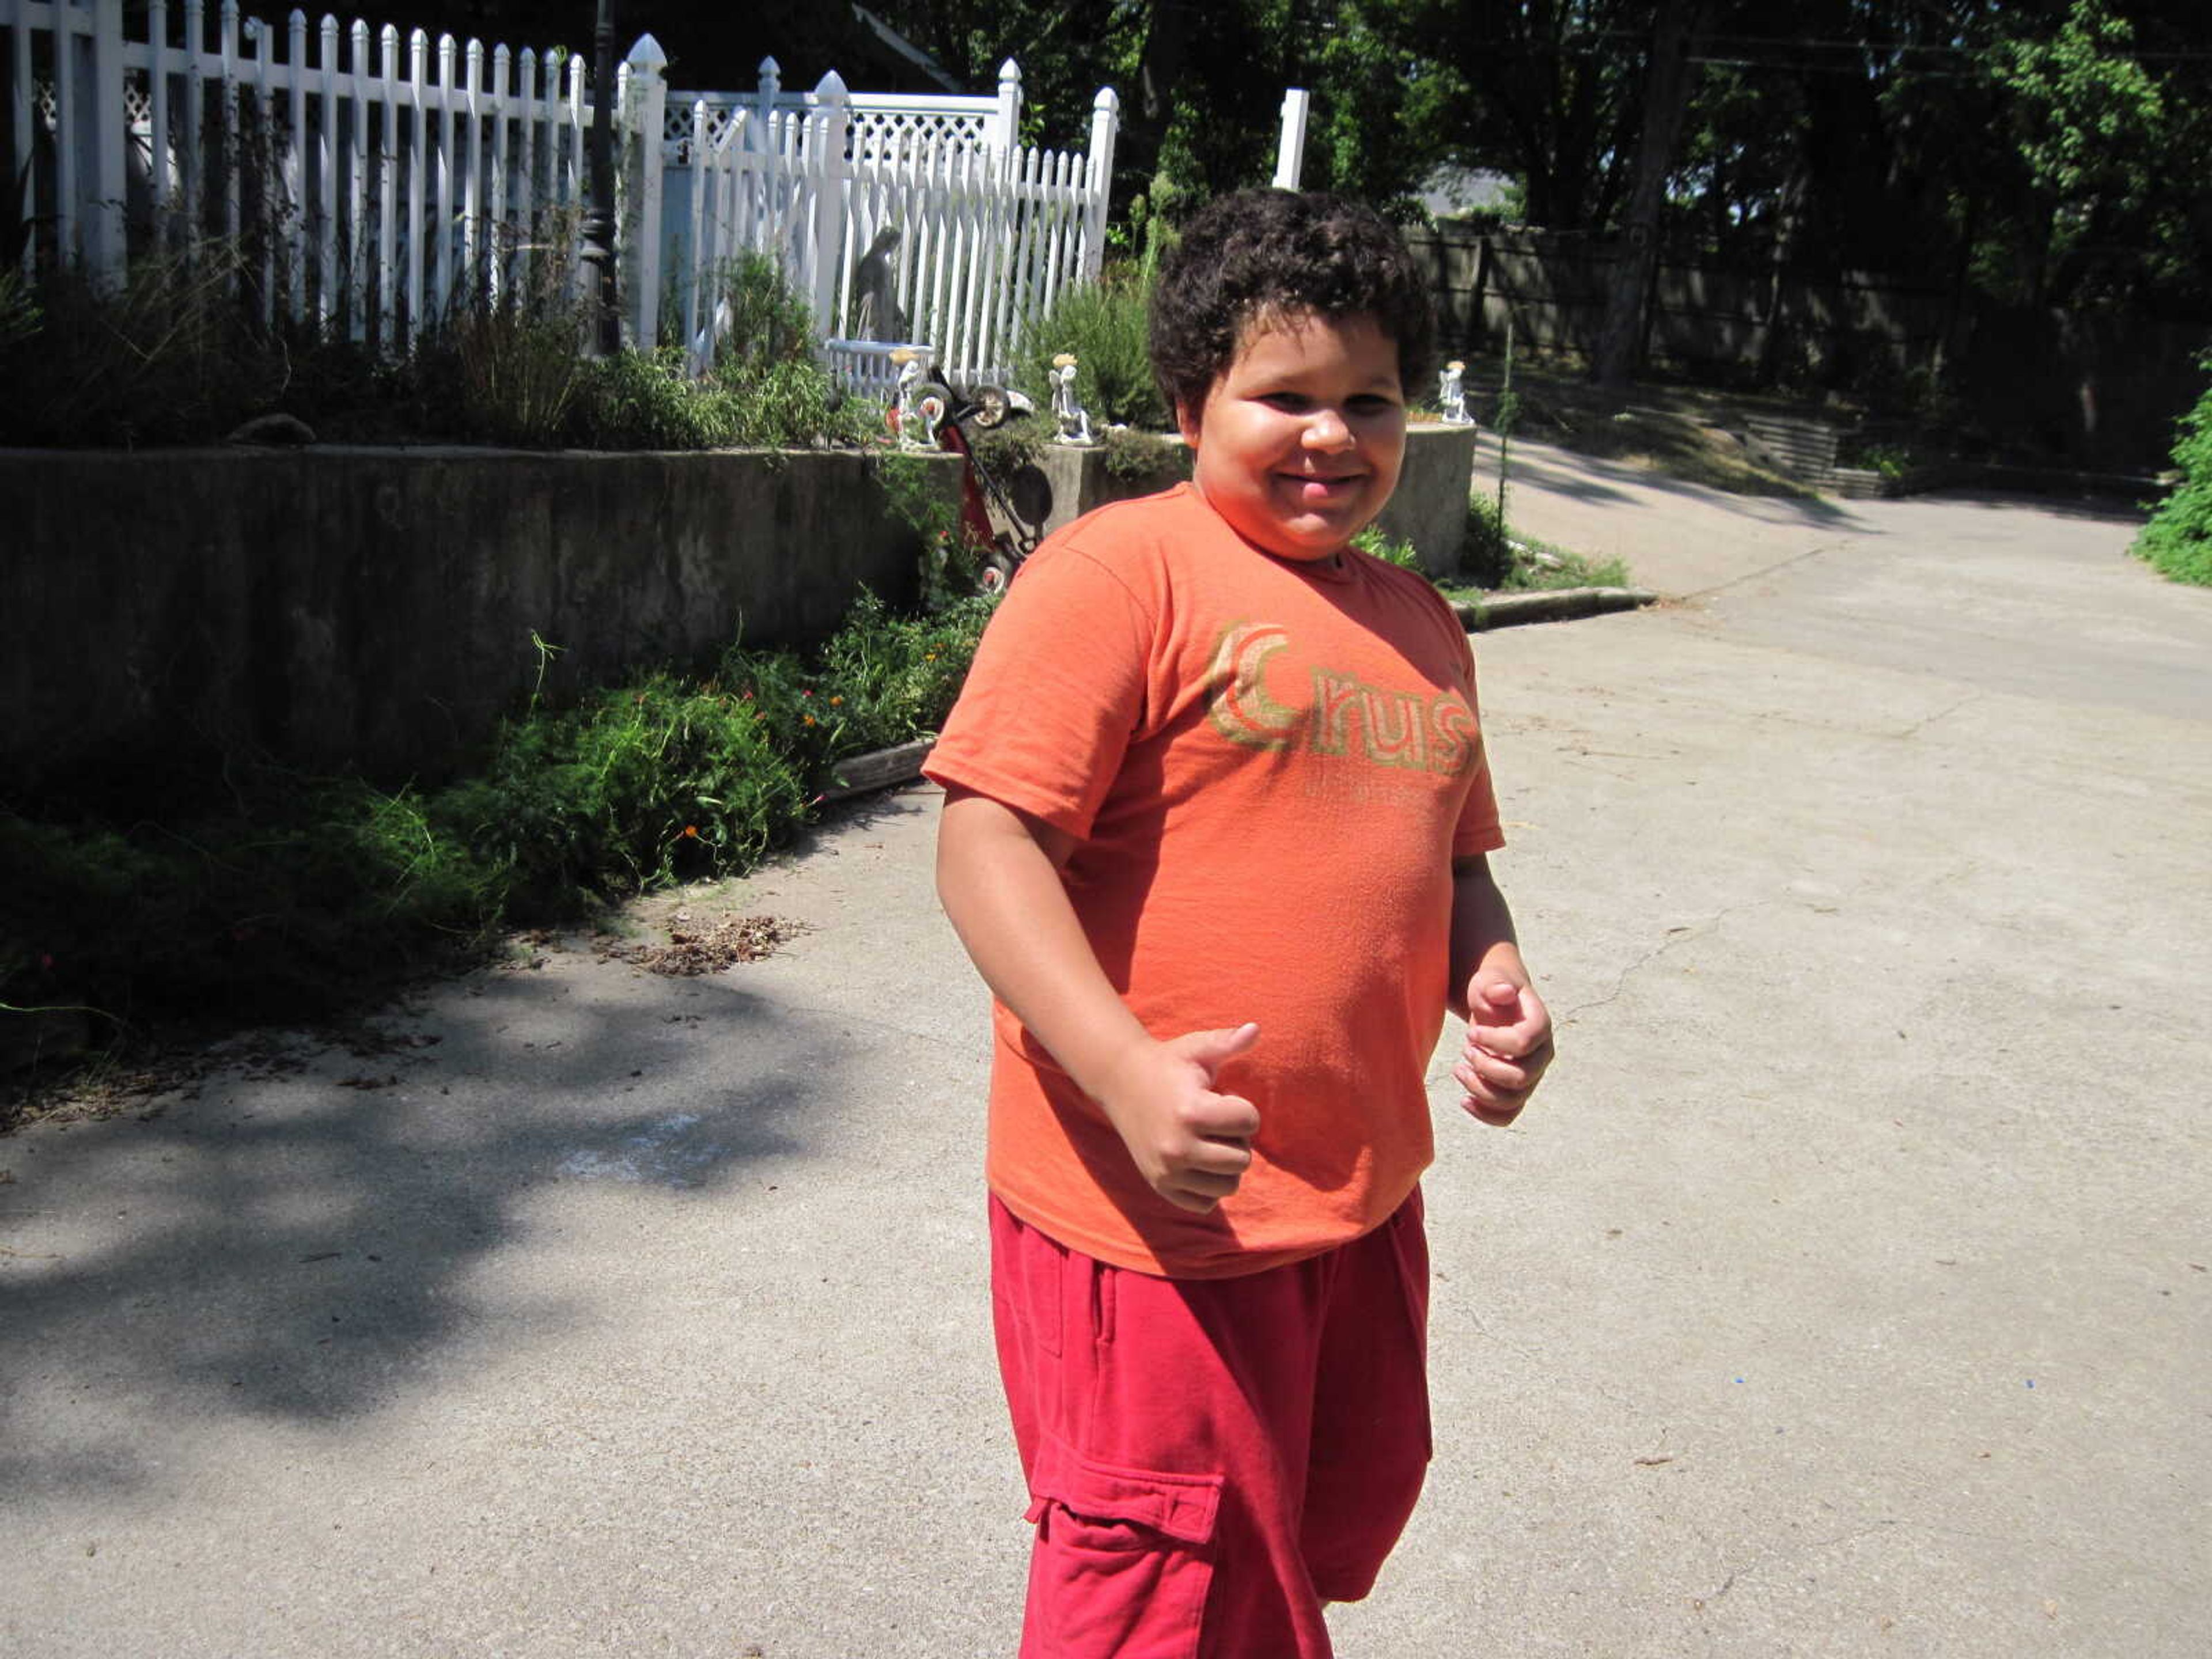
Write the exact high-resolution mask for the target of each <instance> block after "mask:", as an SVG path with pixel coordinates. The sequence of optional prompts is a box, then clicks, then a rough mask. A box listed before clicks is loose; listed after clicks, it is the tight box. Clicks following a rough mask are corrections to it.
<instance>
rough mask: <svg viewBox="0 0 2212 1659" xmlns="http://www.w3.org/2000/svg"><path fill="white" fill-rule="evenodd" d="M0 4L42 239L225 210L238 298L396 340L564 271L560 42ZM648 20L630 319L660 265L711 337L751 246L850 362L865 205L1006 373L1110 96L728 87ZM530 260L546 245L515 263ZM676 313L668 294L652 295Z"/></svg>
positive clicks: (915, 305)
mask: <svg viewBox="0 0 2212 1659" xmlns="http://www.w3.org/2000/svg"><path fill="white" fill-rule="evenodd" d="M143 20H144V35H143V38H130V37H129V36H128V35H127V34H126V14H125V6H124V3H123V0H0V40H4V42H5V45H6V47H7V51H8V55H9V56H8V63H9V68H8V76H7V94H8V104H9V127H8V129H7V131H8V136H9V138H10V140H11V141H12V143H11V149H10V150H9V157H10V160H9V167H10V170H11V171H15V170H19V169H20V170H21V177H22V179H23V183H24V199H23V201H22V204H21V214H22V216H24V217H25V218H27V219H29V220H32V221H35V222H38V223H39V225H40V229H41V235H40V237H34V238H33V240H32V243H31V245H29V246H27V247H26V248H25V250H24V254H23V258H24V261H25V265H26V269H29V268H30V267H31V266H32V264H33V263H34V262H35V260H36V259H37V258H38V257H39V253H40V246H41V241H42V240H43V243H44V246H46V247H48V248H49V249H50V250H51V251H52V253H53V254H54V256H55V257H58V258H66V259H74V260H77V261H81V262H82V264H84V265H85V266H86V267H88V269H90V270H93V271H94V272H95V273H97V274H99V275H100V276H102V277H103V278H113V277H116V276H119V275H120V274H121V273H122V272H123V270H125V266H126V264H127V262H128V260H129V259H130V258H131V257H132V256H133V254H134V253H137V252H143V251H145V250H146V249H147V248H149V246H153V245H154V244H155V243H156V242H163V241H167V240H177V239H183V240H189V239H190V238H192V237H196V236H200V235H206V234H224V235H228V236H230V237H233V238H236V239H239V240H240V246H245V247H248V248H251V249H252V250H253V251H254V258H255V259H257V260H258V264H259V266H260V271H259V279H258V284H257V285H255V287H254V291H253V293H252V295H251V296H250V297H251V298H252V300H253V301H256V302H258V304H260V305H261V306H262V307H264V312H265V314H266V315H267V316H268V317H269V318H270V319H271V320H274V319H276V318H278V317H280V316H289V317H290V318H291V319H295V320H306V319H311V318H312V319H314V320H316V321H317V322H318V323H319V324H320V325H323V326H325V327H327V328H331V329H333V330H337V331H343V333H345V334H347V335H348V336H349V337H352V338H354V339H356V340H359V341H362V342H365V343H368V344H369V345H371V346H373V347H376V348H379V349H396V348H398V347H401V346H404V344H406V343H408V342H410V341H411V340H412V339H413V338H414V337H416V335H417V334H418V333H419V331H422V329H423V328H425V327H426V326H429V325H435V322H436V321H437V319H440V318H441V317H442V316H444V315H446V314H447V313H448V312H450V311H451V310H452V309H453V307H455V306H457V305H458V304H459V303H461V302H463V301H466V300H469V299H471V298H474V297H478V296H483V295H498V294H500V293H501V292H502V291H503V290H504V289H507V288H509V287H511V286H513V285H514V284H516V283H520V282H522V281H524V280H526V276H527V273H528V271H529V270H531V269H532V266H531V264H530V261H531V260H532V258H533V256H534V255H542V254H544V253H547V252H552V253H555V254H557V255H558V256H559V257H558V258H556V259H555V260H552V261H550V262H549V263H550V264H552V265H553V266H554V267H555V268H556V269H559V270H566V271H567V272H568V276H569V279H570V280H574V262H573V248H572V247H571V246H568V239H569V238H571V237H573V236H574V233H575V228H576V224H577V222H578V221H579V219H580V209H581V205H582V202H583V197H584V185H585V171H586V169H585V165H584V157H585V149H586V134H587V133H588V131H589V127H590V123H591V120H592V114H593V110H592V102H591V101H590V100H591V98H592V88H591V87H590V86H589V83H588V78H587V76H586V72H585V65H584V63H583V61H582V59H581V58H580V57H579V56H577V55H574V54H571V53H566V52H558V51H555V52H544V53H540V52H536V51H534V50H531V49H525V50H524V51H522V52H520V53H515V52H510V51H509V50H508V48H507V47H506V46H497V47H495V48H493V49H491V50H490V51H489V52H487V51H486V49H485V47H484V46H483V44H482V43H481V42H479V41H475V40H471V41H470V42H468V43H467V45H466V46H461V45H459V43H457V42H456V41H455V40H453V38H452V37H451V36H445V37H442V38H441V39H440V40H437V41H436V42H435V45H434V44H433V43H432V42H431V41H430V40H429V39H428V37H427V36H426V35H425V34H424V33H423V32H422V30H420V29H416V30H413V31H411V32H410V33H408V34H407V35H406V36H405V37H404V39H403V36H402V34H401V32H400V30H399V29H398V28H397V27H393V26H392V25H388V24H387V25H386V26H384V27H381V28H376V29H372V28H371V27H370V26H369V25H368V23H366V22H364V21H358V20H356V21H354V22H353V23H352V24H350V25H343V24H341V22H340V21H339V20H338V19H337V18H336V17H334V16H325V17H324V18H323V19H322V20H321V21H320V23H319V25H314V26H313V27H311V26H310V23H309V20H308V19H307V15H305V14H304V13H303V12H300V11H296V10H295V11H294V12H293V13H291V15H290V16H289V21H288V26H287V27H285V29H284V30H283V32H282V33H281V35H280V33H279V31H278V30H277V29H276V28H275V27H271V26H270V25H269V24H266V23H264V22H262V21H259V20H256V19H252V18H246V17H242V16H241V14H240V9H239V6H238V3H237V0H221V3H220V4H219V5H217V6H216V7H212V8H211V7H210V6H209V5H207V4H206V3H205V0H183V3H182V4H181V5H180V6H173V5H171V4H170V3H168V0H149V4H148V5H147V6H146V8H145V10H144V13H143ZM664 64H665V58H663V56H662V54H661V52H660V51H659V47H658V46H656V45H655V44H654V43H653V40H652V37H651V36H649V35H648V36H646V37H644V38H643V39H641V40H640V41H639V42H638V44H637V46H635V48H633V50H632V52H631V53H630V55H629V60H628V61H627V62H625V63H624V64H623V66H622V68H621V70H620V73H619V75H618V77H617V86H616V88H615V101H614V110H613V113H614V117H615V121H616V130H617V136H618V138H619V139H620V141H621V145H622V149H621V155H622V160H621V161H620V162H619V164H618V165H619V170H620V185H619V188H618V201H617V222H618V227H619V229H618V237H619V241H620V252H621V257H622V279H623V297H624V300H625V302H626V303H625V310H626V316H625V319H624V324H625V331H626V332H627V334H628V336H629V338H630V339H631V340H632V341H633V342H640V343H642V342H650V341H653V340H654V339H656V338H658V337H659V331H660V307H661V302H662V298H663V290H664V283H665V278H666V276H672V277H673V279H674V280H673V289H674V293H675V297H676V301H677V303H678V307H680V316H681V331H682V337H683V338H684V339H685V340H686V341H693V342H700V341H702V340H703V341H705V342H708V343H711V340H712V337H713V331H714V316H715V306H714V301H715V298H716V295H715V292H714V282H715V278H716V276H717V274H718V272H719V271H720V269H721V268H722V267H723V265H724V264H725V263H726V261H728V260H729V259H730V258H732V257H733V256H734V255H735V254H737V253H738V252H742V251H745V250H757V251H761V252H770V253H773V254H774V255H775V256H776V257H777V258H779V259H781V262H782V264H783V265H784V269H785V270H786V273H787V276H789V277H790V279H791V280H792V281H793V283H794V285H795V286H796V287H797V288H798V289H799V292H801V293H802V294H805V295H807V296H809V297H810V299H811V301H812V304H813V307H814V312H815V316H816V319H817V328H818V329H819V330H820V331H821V333H822V334H823V337H824V339H825V342H828V343H829V345H828V346H827V347H826V348H825V356H827V357H828V359H829V361H830V362H832V363H833V365H841V366H844V367H846V368H848V369H850V370H852V371H853V372H854V376H855V378H859V379H874V378H877V376H876V375H875V374H870V373H867V372H866V371H865V370H864V369H863V368H862V367H861V366H863V365H866V364H868V363H871V362H875V361H876V359H877V356H878V354H875V353H872V352H869V351H866V350H865V349H860V350H843V349H837V344H836V343H838V342H839V341H841V340H842V337H843V336H844V335H845V333H846V331H847V330H848V324H849V323H850V322H851V320H852V319H853V316H854V293H853V283H854V270H855V267H856V265H857V264H859V262H860V257H861V254H862V252H863V251H864V250H865V249H866V247H867V246H868V245H869V242H870V240H872V238H873V237H874V236H875V234H877V232H878V229H879V228H882V227H883V226H884V225H886V224H896V225H897V226H899V227H900V228H901V229H902V232H903V235H902V240H901V245H900V248H899V255H898V261H897V271H896V286H897V295H898V299H897V304H898V307H899V308H900V310H901V311H902V313H904V315H905V317H906V318H907V319H908V320H909V322H910V324H911V326H910V328H909V329H908V332H909V333H910V334H912V335H913V336H914V337H915V339H916V340H917V341H918V342H920V343H924V344H926V345H927V346H928V347H929V348H930V349H931V350H932V354H933V356H934V358H935V360H936V362H937V366H938V367H939V369H940V370H941V371H943V372H946V373H949V374H953V375H954V376H956V377H957V378H980V377H983V376H998V375H1002V374H1004V373H1005V372H1006V369H1007V368H1008V367H1010V366H1011V357H1012V352H1013V350H1014V349H1015V347H1016V345H1017V343H1018V340H1019V337H1020V336H1021V333H1022V331H1023V330H1024V327H1025V326H1026V325H1028V324H1029V323H1030V321H1032V320H1033V319H1035V318H1036V316H1037V315H1038V314H1039V313H1040V311H1041V309H1042V307H1044V306H1046V305H1048V304H1049V303H1050V301H1051V299H1052V297H1053V295H1055V294H1056V293H1057V292H1058V290H1059V289H1060V287H1062V286H1064V285H1065V284H1066V283H1069V282H1071V281H1076V280H1080V279H1082V278H1084V277H1087V276H1095V275H1096V274H1097V270H1098V265H1099V259H1100V257H1101V255H1102V253H1103V240H1104V226H1105V207H1106V185H1107V179H1108V178H1109V173H1110V167H1111V160H1112V151H1113V140H1114V131H1115V113H1116V106H1115V101H1114V95H1113V94H1112V93H1111V92H1110V91H1108V92H1102V93H1100V94H1099V95H1098V99H1097V107H1096V109H1095V110H1094V112H1093V119H1092V124H1091V149H1090V153H1089V154H1088V155H1073V154H1060V153H1054V152H1038V151H1032V150H1025V149H1020V148H1019V147H1018V145H1016V144H1015V143H1014V142H1013V139H1014V135H1015V131H1016V123H1017V121H1018V114H1019V110H1020V77H1019V72H1018V70H1016V69H1015V68H1014V66H1013V65H1012V64H1007V65H1006V69H1005V70H1004V71H1002V74H1001V78H1000V94H999V96H998V97H996V98H995V99H994V98H987V97H984V98H958V99H930V98H901V97H894V96H890V95H886V94H851V93H848V92H847V91H846V90H845V88H844V87H843V84H842V82H841V81H839V80H838V79H837V77H836V76H834V75H832V76H828V77H825V78H824V80H823V82H822V84H821V85H820V86H818V87H817V88H815V89H814V90H813V91H812V92H811V93H802V94H787V93H784V92H783V91H782V90H781V87H780V85H778V84H777V83H776V75H775V64H774V62H773V60H772V59H771V60H769V62H768V63H766V64H763V82H762V87H761V88H760V90H759V91H758V92H757V93H755V94H742V95H735V96H732V95H724V94H684V93H679V94H674V95H673V96H672V97H671V94H669V92H668V90H667V88H666V85H665V81H664V79H663V76H662V70H663V68H664ZM538 268H539V269H541V270H542V269H543V268H544V267H543V266H540V267H538ZM671 320H673V319H671Z"/></svg>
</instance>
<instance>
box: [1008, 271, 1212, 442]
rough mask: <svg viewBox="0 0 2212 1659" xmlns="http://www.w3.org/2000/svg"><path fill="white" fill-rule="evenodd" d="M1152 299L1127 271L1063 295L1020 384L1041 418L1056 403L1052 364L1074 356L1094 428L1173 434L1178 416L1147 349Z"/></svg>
mask: <svg viewBox="0 0 2212 1659" xmlns="http://www.w3.org/2000/svg"><path fill="white" fill-rule="evenodd" d="M1150 293H1151V290H1150V287H1149V285H1148V284H1147V283H1145V282H1144V281H1143V280H1142V278H1141V277H1140V276H1138V275H1136V274H1135V273H1134V272H1133V271H1131V270H1128V269H1127V268H1126V267H1125V268H1124V269H1122V270H1118V271H1109V272H1108V273H1107V274H1106V275H1105V276H1103V277H1101V278H1100V279H1099V280H1098V281H1097V282H1096V283H1077V284H1075V285H1073V286H1072V287H1069V288H1064V289H1061V290H1060V297H1059V298H1058V299H1057V300H1056V301H1054V303H1053V307H1052V310H1051V311H1050V313H1048V314H1047V315H1046V316H1045V317H1043V318H1042V319H1040V320H1039V321H1038V322H1037V323H1036V325H1035V326H1034V327H1032V328H1031V329H1030V332H1029V337H1028V341H1027V343H1026V345H1025V346H1024V351H1023V359H1022V363H1021V366H1020V372H1019V373H1018V375H1017V377H1016V378H1017V379H1018V380H1019V382H1020V385H1021V387H1022V390H1023V391H1024V392H1028V393H1029V394H1030V397H1031V398H1035V399H1036V405H1037V408H1038V409H1039V410H1043V409H1045V408H1047V407H1048V405H1049V404H1050V401H1051V396H1052V381H1051V379H1050V375H1051V373H1052V360H1053V358H1054V357H1055V356H1058V355H1059V354H1060V353H1061V352H1063V351H1066V352H1073V354H1074V356H1075V364H1076V368H1075V392H1076V397H1077V398H1078V399H1079V401H1080V402H1081V403H1082V404H1083V406H1084V408H1085V409H1086V410H1089V411H1090V412H1091V425H1092V426H1093V427H1094V428H1097V427H1103V426H1110V425H1123V426H1133V427H1139V428H1143V429H1144V430H1146V431H1148V432H1169V431H1172V430H1174V428H1175V411H1174V410H1171V409H1170V408H1169V407H1168V405H1167V400H1166V399H1165V398H1163V397H1161V396H1160V389H1159V387H1158V385H1157V384H1156V383H1155V382H1154V381H1153V380H1152V358H1151V356H1150V353H1149V351H1148V350H1147V348H1146V338H1147V335H1146V328H1147V324H1146V303H1147V301H1148V300H1149V298H1150Z"/></svg>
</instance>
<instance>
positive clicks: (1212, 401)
mask: <svg viewBox="0 0 2212 1659" xmlns="http://www.w3.org/2000/svg"><path fill="white" fill-rule="evenodd" d="M1176 418H1177V422H1178V423H1179V424H1180V425H1181V426H1182V435H1183V437H1184V439H1185V440H1186V441H1188V443H1189V444H1190V445H1191V446H1192V447H1193V448H1194V450H1195V451H1196V452H1197V459H1196V462H1195V465H1194V467H1193V469H1192V474H1191V476H1192V480H1193V482H1194V483H1196V484H1197V486H1198V491H1199V494H1200V495H1203V496H1205V497H1206V502H1207V504H1208V505H1209V506H1211V507H1212V508H1213V510H1214V511H1215V512H1217V513H1220V514H1221V516H1222V517H1223V518H1225V519H1226V520H1228V521H1229V523H1230V526H1231V528H1233V529H1235V530H1236V531H1237V532H1238V533H1239V534H1240V535H1242V536H1243V538H1245V540H1247V541H1249V542H1250V543H1252V544H1254V545H1255V546H1257V547H1260V548H1261V549H1263V550H1266V551H1267V552H1269V553H1273V554H1274V555H1275V556H1278V557H1279V558H1285V559H1299V560H1309V561H1310V560H1317V559H1326V558H1330V557H1333V556H1334V555H1336V554H1337V553H1339V552H1340V551H1342V550H1343V548H1344V544H1346V542H1348V541H1350V540H1351V539H1352V537H1353V536H1354V535H1356V534H1358V532H1359V531H1360V530H1362V529H1364V527H1365V526H1366V525H1367V523H1368V522H1369V520H1371V519H1373V518H1374V516H1375V515H1376V513H1380V512H1381V511H1382V510H1383V503H1384V502H1385V501H1389V499H1390V492H1391V490H1392V489H1395V488H1396V486H1397V483H1398V467H1399V464H1400V463H1401V461H1402V460H1403V459H1405V453H1406V400H1405V394H1404V389H1403V388H1402V387H1401V386H1400V385H1399V384H1398V347H1397V344H1396V343H1395V341H1393V340H1392V339H1391V338H1390V337H1389V335H1387V334H1385V333H1383V331H1382V329H1381V328H1380V327H1378V326H1377V325H1376V322H1375V319H1373V318H1371V317H1370V316H1367V315H1365V314H1364V313H1361V314H1358V315H1356V316H1351V317H1340V318H1334V319H1332V318H1326V317H1316V316H1314V315H1312V314H1310V313H1293V314H1291V315H1289V316H1284V317H1274V318H1267V319H1261V320H1258V321H1255V322H1252V323H1249V324H1248V325H1246V326H1245V329H1244V333H1243V338H1242V339H1240V340H1239V341H1238V343H1237V355H1236V356H1234V357H1232V358H1231V360H1230V362H1229V366H1228V368H1225V369H1224V370H1222V372H1221V373H1220V374H1218V375H1216V376H1215V377H1214V380H1213V385H1212V387H1211V388H1209V389H1208V391H1207V392H1206V402H1205V403H1204V404H1201V405H1200V407H1199V408H1197V409H1195V410H1194V409H1191V408H1189V407H1188V406H1185V407H1182V408H1181V409H1179V410H1177V411H1176Z"/></svg>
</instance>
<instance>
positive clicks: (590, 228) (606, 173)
mask: <svg viewBox="0 0 2212 1659" xmlns="http://www.w3.org/2000/svg"><path fill="white" fill-rule="evenodd" d="M614 116H615V19H614V0H599V24H598V27H596V28H594V29H593V30H592V138H591V160H590V167H591V192H592V210H591V211H590V212H589V213H587V214H586V215H585V216H584V226H583V234H584V246H583V250H582V252H580V253H579V254H578V255H577V258H579V259H580V260H581V261H582V262H583V264H584V267H585V273H586V276H585V283H586V290H585V291H586V295H587V296H588V300H589V303H590V305H591V307H592V329H591V332H590V335H589V336H588V337H587V338H586V342H585V343H586V349H587V351H588V353H589V355H590V356H595V357H612V356H617V354H619V353H620V352H621V350H622V313H621V311H620V310H619V309H618V308H617V297H616V292H615V153H614Z"/></svg>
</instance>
